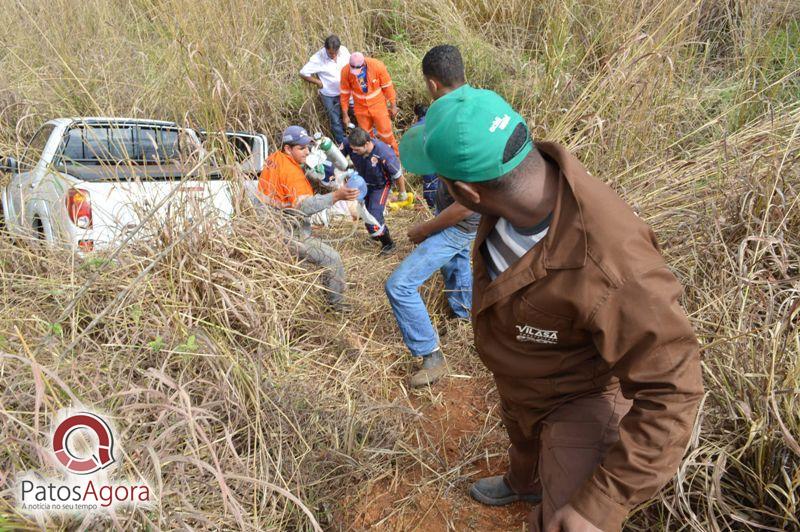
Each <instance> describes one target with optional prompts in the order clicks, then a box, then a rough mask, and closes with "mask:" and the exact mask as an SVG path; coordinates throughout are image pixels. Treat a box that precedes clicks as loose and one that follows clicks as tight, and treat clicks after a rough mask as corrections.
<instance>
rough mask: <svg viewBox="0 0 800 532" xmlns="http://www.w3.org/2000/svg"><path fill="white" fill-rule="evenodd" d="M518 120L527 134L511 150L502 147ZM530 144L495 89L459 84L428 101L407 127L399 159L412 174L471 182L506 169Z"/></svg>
mask: <svg viewBox="0 0 800 532" xmlns="http://www.w3.org/2000/svg"><path fill="white" fill-rule="evenodd" d="M520 124H522V126H523V127H524V128H525V134H526V139H525V141H524V142H523V143H521V145H520V147H519V149H518V150H517V151H516V152H515V153H511V154H509V153H506V145H507V143H508V140H509V139H510V138H511V136H512V134H513V133H514V131H515V130H516V129H517V127H518V126H519V125H520ZM531 149H533V142H532V141H531V138H530V135H529V134H528V126H527V125H526V124H525V120H524V119H523V118H522V117H521V116H520V115H519V113H517V112H516V111H514V109H513V108H512V107H511V106H510V105H509V104H508V102H506V101H505V100H504V99H503V98H502V97H501V96H500V95H499V94H497V93H496V92H493V91H490V90H484V89H476V88H474V87H470V86H469V85H463V86H461V87H459V88H458V89H456V90H454V91H452V92H449V93H447V94H445V95H444V96H442V97H441V98H439V99H438V100H436V101H435V102H433V103H432V104H431V106H430V108H429V109H428V114H426V115H425V122H424V123H422V124H420V125H418V126H414V127H412V128H411V129H409V130H408V131H406V133H405V134H404V135H403V138H402V139H401V140H400V160H401V161H402V163H403V166H404V167H405V168H406V170H408V171H409V172H412V173H414V174H419V175H426V174H439V175H442V176H444V177H446V178H448V179H452V180H454V181H467V182H470V183H475V182H480V181H489V180H491V179H495V178H498V177H500V176H501V175H504V174H506V173H508V172H510V171H511V170H513V169H514V168H516V167H517V165H519V163H521V162H522V161H523V159H525V156H526V155H528V153H530V151H531ZM504 159H505V160H504Z"/></svg>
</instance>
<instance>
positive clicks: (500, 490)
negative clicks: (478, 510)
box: [469, 475, 542, 506]
mask: <svg viewBox="0 0 800 532" xmlns="http://www.w3.org/2000/svg"><path fill="white" fill-rule="evenodd" d="M469 494H470V495H471V496H472V498H473V499H475V500H476V501H478V502H482V503H483V504H488V505H489V506H504V505H506V504H511V503H512V502H517V501H525V502H533V503H538V502H541V500H542V496H541V495H536V494H533V493H529V494H527V495H520V494H518V493H515V492H514V490H512V489H511V486H509V485H508V483H507V482H506V479H505V478H503V476H502V475H497V476H495V477H486V478H482V479H480V480H479V481H477V482H476V483H474V484H473V485H472V487H471V488H470V489H469Z"/></svg>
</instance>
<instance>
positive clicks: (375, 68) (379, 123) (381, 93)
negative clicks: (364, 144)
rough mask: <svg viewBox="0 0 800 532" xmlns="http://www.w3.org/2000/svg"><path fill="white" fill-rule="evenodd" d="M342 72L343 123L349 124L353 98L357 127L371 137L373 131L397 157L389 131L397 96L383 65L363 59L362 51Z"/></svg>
mask: <svg viewBox="0 0 800 532" xmlns="http://www.w3.org/2000/svg"><path fill="white" fill-rule="evenodd" d="M341 72H342V74H341V82H340V90H341V94H340V105H341V107H342V120H343V121H344V123H345V124H349V123H350V119H349V117H348V116H347V103H348V101H349V100H350V97H351V96H352V97H353V103H354V107H353V112H354V113H355V115H356V121H357V122H358V126H359V127H360V128H361V129H363V130H365V131H367V132H369V133H370V134H372V130H373V128H374V129H375V131H376V132H377V136H378V138H379V139H380V140H382V141H383V142H385V143H386V144H388V145H389V146H391V147H392V149H393V150H394V152H395V154H398V155H399V153H400V152H399V151H398V149H397V140H395V138H394V133H393V132H392V118H394V117H395V116H397V113H398V108H397V93H396V92H395V90H394V85H393V84H392V78H391V77H390V76H389V72H388V70H386V65H384V64H383V63H382V62H381V61H379V60H378V59H374V58H372V57H364V54H362V53H361V52H354V53H353V54H351V55H350V62H349V64H348V65H347V66H345V67H344V68H342V71H341Z"/></svg>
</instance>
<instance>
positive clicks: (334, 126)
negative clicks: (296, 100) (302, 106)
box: [319, 94, 344, 144]
mask: <svg viewBox="0 0 800 532" xmlns="http://www.w3.org/2000/svg"><path fill="white" fill-rule="evenodd" d="M319 97H320V98H322V105H324V106H325V110H326V111H327V112H328V118H329V119H330V121H331V130H332V131H333V140H335V141H336V144H341V143H342V142H344V126H343V125H342V103H341V102H340V101H339V96H325V95H324V94H320V95H319Z"/></svg>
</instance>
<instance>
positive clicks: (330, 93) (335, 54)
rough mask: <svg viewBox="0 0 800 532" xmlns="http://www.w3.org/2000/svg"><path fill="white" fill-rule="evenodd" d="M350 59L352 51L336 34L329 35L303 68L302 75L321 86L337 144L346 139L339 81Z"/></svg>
mask: <svg viewBox="0 0 800 532" xmlns="http://www.w3.org/2000/svg"><path fill="white" fill-rule="evenodd" d="M349 61H350V52H349V51H348V50H347V48H345V47H344V46H342V42H341V41H340V40H339V37H337V36H336V35H329V36H328V37H327V38H326V39H325V45H324V46H323V47H322V48H320V49H319V50H318V51H317V53H315V54H314V55H312V56H311V58H310V59H309V60H308V63H306V64H305V65H304V66H303V68H301V69H300V77H301V78H303V79H304V80H306V81H307V82H309V83H313V84H314V85H316V86H318V87H319V96H320V98H322V104H323V105H324V106H325V110H326V111H327V112H328V117H329V118H330V121H331V130H333V136H334V139H335V140H336V143H337V144H341V143H342V142H343V141H344V138H345V135H344V126H343V125H342V106H341V104H340V103H339V92H340V91H339V82H340V80H341V76H342V68H343V67H344V66H345V65H347V64H348V62H349Z"/></svg>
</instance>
